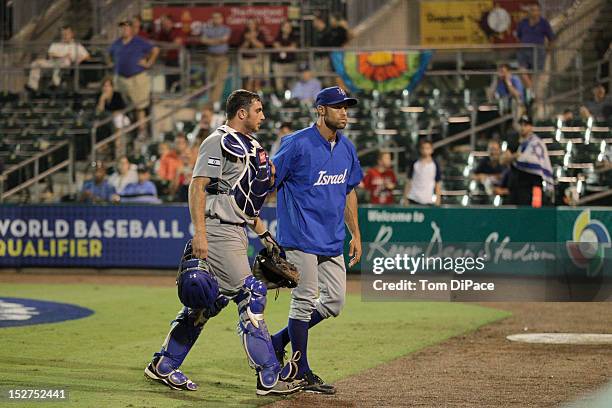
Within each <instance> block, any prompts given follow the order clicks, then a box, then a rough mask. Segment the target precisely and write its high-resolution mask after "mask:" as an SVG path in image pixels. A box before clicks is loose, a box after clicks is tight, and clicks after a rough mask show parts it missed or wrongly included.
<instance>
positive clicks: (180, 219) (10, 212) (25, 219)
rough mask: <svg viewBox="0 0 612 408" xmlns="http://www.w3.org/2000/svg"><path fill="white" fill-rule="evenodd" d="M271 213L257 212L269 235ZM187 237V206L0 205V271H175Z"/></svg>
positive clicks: (254, 246)
mask: <svg viewBox="0 0 612 408" xmlns="http://www.w3.org/2000/svg"><path fill="white" fill-rule="evenodd" d="M274 214H275V212H274V210H273V209H269V208H266V209H264V210H263V211H262V214H261V218H262V219H263V220H264V223H266V224H272V225H269V228H270V229H271V230H272V231H274V228H275V225H276V221H275V220H274V218H275V217H274ZM192 237H193V225H192V224H191V219H190V217H189V210H188V208H187V206H186V205H163V206H161V205H160V206H157V205H151V206H146V205H144V206H143V205H137V206H127V205H126V206H112V205H109V206H95V205H92V206H81V205H75V206H63V205H58V206H22V207H16V206H2V207H0V267H26V266H27V267H33V266H46V267H62V266H74V267H77V266H81V267H94V268H96V267H97V268H176V267H177V265H178V261H179V259H180V256H181V254H182V253H183V248H184V246H185V242H186V241H187V240H189V239H191V238H192ZM249 238H250V244H249V256H252V254H254V253H256V251H259V249H260V247H261V244H260V243H259V240H258V239H257V236H256V235H255V234H253V233H251V232H250V231H249Z"/></svg>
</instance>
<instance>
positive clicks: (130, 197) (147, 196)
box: [113, 164, 161, 204]
mask: <svg viewBox="0 0 612 408" xmlns="http://www.w3.org/2000/svg"><path fill="white" fill-rule="evenodd" d="M150 178H151V173H149V168H148V167H147V166H146V165H144V164H141V165H140V166H138V180H137V181H136V182H135V183H130V184H128V185H127V186H126V187H125V190H123V192H122V193H121V194H119V195H115V196H114V197H113V201H120V202H122V203H150V204H159V203H160V202H161V201H160V199H159V197H157V188H156V187H155V184H153V182H152V181H151V180H150Z"/></svg>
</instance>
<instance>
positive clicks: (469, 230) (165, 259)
mask: <svg viewBox="0 0 612 408" xmlns="http://www.w3.org/2000/svg"><path fill="white" fill-rule="evenodd" d="M275 213H276V211H275V208H274V207H264V209H263V211H262V213H261V216H262V219H263V220H264V223H265V224H266V225H267V226H268V228H269V229H270V231H271V232H272V233H275V232H276V231H275V230H276V219H275ZM359 218H360V227H361V231H362V242H363V243H364V247H365V245H366V244H368V245H370V244H371V243H376V244H377V245H378V247H381V246H385V245H392V244H394V243H408V242H410V243H433V244H437V245H441V244H444V245H446V244H450V243H472V244H474V243H477V244H478V243H481V244H483V245H484V244H488V245H495V246H496V247H499V246H500V245H508V243H513V244H518V243H529V244H530V245H532V247H533V248H532V249H536V246H537V245H541V246H546V245H550V244H556V246H557V247H561V248H565V247H566V245H568V244H567V243H568V242H569V243H571V242H580V241H588V240H593V239H597V240H599V242H601V243H603V244H604V245H608V247H607V248H608V249H607V250H608V251H609V241H610V240H609V237H610V233H609V231H610V230H612V210H610V209H609V208H541V209H532V208H477V209H476V208H474V209H470V208H430V207H413V208H405V207H394V206H386V207H381V206H367V205H366V206H362V207H361V208H360V209H359ZM192 233H193V227H192V225H191V220H190V218H189V212H188V210H187V207H186V205H161V206H143V205H134V206H128V205H125V206H111V205H109V206H101V205H98V206H81V205H74V206H73V205H53V206H50V205H46V206H45V205H33V206H3V207H0V268H20V267H75V268H76V267H88V268H117V267H120V268H149V269H167V268H170V269H174V268H175V267H176V265H177V262H178V258H179V256H180V254H181V253H182V249H183V246H184V245H185V241H186V240H187V239H189V238H190V237H191V236H192ZM606 237H607V238H606ZM249 239H250V244H249V249H248V254H249V256H250V257H253V255H254V254H256V253H257V251H259V250H260V248H261V245H260V243H259V240H258V239H257V237H256V235H255V234H253V233H252V232H251V231H249ZM606 239H607V242H605V241H606ZM347 240H348V238H347ZM570 250H571V248H569V246H568V250H567V251H568V252H569V251H570ZM515 251H516V250H515ZM366 252H367V251H366ZM568 255H569V256H570V257H571V256H573V255H575V254H571V253H570V254H564V256H563V258H565V259H567V256H568ZM367 256H368V254H367V253H364V259H365V258H366V257H367ZM354 271H358V269H357V268H355V270H354Z"/></svg>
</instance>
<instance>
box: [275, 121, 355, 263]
mask: <svg viewBox="0 0 612 408" xmlns="http://www.w3.org/2000/svg"><path fill="white" fill-rule="evenodd" d="M272 162H273V163H274V165H275V166H276V181H275V183H276V187H277V188H278V196H277V203H276V212H277V218H278V225H277V229H276V238H277V240H278V242H279V243H280V244H281V245H282V246H284V247H287V248H295V249H299V250H300V251H303V252H307V253H310V254H316V255H326V256H337V255H340V254H341V253H342V250H343V246H344V236H345V230H344V207H345V205H346V196H347V194H348V193H350V192H351V190H353V188H355V187H356V186H357V185H358V184H359V182H360V181H361V179H362V178H363V171H362V170H361V166H360V165H359V160H358V159H357V152H356V151H355V146H353V144H352V143H351V141H350V140H348V139H347V138H346V137H344V136H343V135H341V134H340V133H339V132H338V133H337V139H336V144H335V146H334V148H333V149H332V145H331V143H330V142H328V141H327V140H326V139H325V138H324V137H323V136H322V135H321V133H319V130H318V129H317V127H316V125H313V126H311V127H308V128H305V129H302V130H300V131H298V132H296V133H293V134H291V135H288V136H285V137H283V139H282V142H281V146H280V149H279V151H278V153H276V155H275V156H274V157H273V158H272Z"/></svg>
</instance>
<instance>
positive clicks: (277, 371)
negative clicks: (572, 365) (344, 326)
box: [145, 90, 301, 395]
mask: <svg viewBox="0 0 612 408" xmlns="http://www.w3.org/2000/svg"><path fill="white" fill-rule="evenodd" d="M226 113H227V122H226V124H225V125H223V126H220V127H219V128H218V129H216V130H215V131H214V132H213V133H212V134H211V135H210V136H208V137H207V138H206V139H205V140H204V141H203V142H202V144H201V146H200V150H199V155H198V159H197V161H196V164H195V168H194V170H193V178H192V180H191V184H190V186H189V211H190V213H191V220H192V222H193V226H194V236H193V239H192V240H191V241H190V243H188V244H187V247H186V249H185V253H184V256H183V259H182V261H181V266H180V267H179V275H178V277H177V285H178V292H179V298H180V299H181V301H182V303H183V304H185V305H186V307H185V308H183V309H182V310H181V311H180V312H179V314H178V316H177V317H176V319H175V320H174V321H173V322H172V326H171V329H170V333H169V334H168V336H167V337H166V339H165V341H164V342H163V345H162V348H161V351H160V352H158V353H155V354H154V357H153V361H152V362H151V363H150V364H149V365H148V366H147V367H146V369H145V375H146V376H147V377H149V378H151V379H153V380H156V381H159V382H161V383H163V384H166V385H168V386H169V387H171V388H173V389H178V390H191V391H195V390H197V388H198V386H197V385H196V384H195V383H194V382H192V381H191V380H190V379H189V378H188V377H187V376H186V375H185V374H183V373H182V372H181V371H180V370H179V367H180V366H181V365H182V363H183V360H184V359H185V357H186V356H187V354H188V353H189V351H190V350H191V348H192V347H193V345H194V343H195V342H196V340H197V338H198V336H199V335H200V332H201V331H202V328H203V327H204V324H205V323H206V322H207V320H208V319H209V318H211V317H213V316H214V315H216V314H217V313H219V312H220V310H221V309H222V308H223V307H224V306H225V305H226V304H227V303H228V301H229V300H230V299H231V300H233V301H234V302H235V303H236V305H237V306H238V315H239V329H240V333H241V337H242V343H243V346H244V348H245V351H246V354H247V359H248V361H249V363H250V365H251V366H252V367H253V368H255V369H256V371H257V373H258V376H257V394H258V395H268V394H289V393H292V392H295V391H298V390H300V383H301V382H298V381H292V376H293V374H295V369H294V367H295V362H294V361H290V362H289V364H288V365H286V366H285V367H281V364H280V363H279V362H278V360H277V357H276V355H275V352H274V349H273V347H272V343H271V339H270V334H269V333H268V329H267V327H266V324H265V321H264V319H263V312H264V308H265V305H266V286H265V285H264V284H263V283H262V282H261V281H259V280H257V279H256V278H255V277H253V275H251V268H250V265H249V260H248V258H247V247H248V240H247V234H246V230H245V226H247V225H248V226H249V227H250V228H251V229H253V230H254V231H255V232H256V233H257V234H259V236H260V238H261V240H262V243H263V244H264V246H265V247H266V249H267V250H268V252H269V253H279V252H280V248H279V246H278V244H277V243H276V241H275V240H274V239H273V238H272V236H271V235H270V233H269V232H268V231H267V230H266V229H265V227H264V226H263V223H262V222H261V220H260V219H259V218H258V214H259V210H260V208H261V206H262V205H263V202H264V200H265V198H266V194H267V193H268V191H269V190H270V189H271V187H272V186H273V177H274V168H273V166H272V164H271V163H270V161H269V158H268V155H267V153H266V152H265V151H264V150H263V149H262V148H261V146H260V145H259V143H258V142H257V140H256V139H254V137H253V133H255V132H256V131H257V130H258V129H259V126H260V124H261V122H262V121H263V120H264V119H265V116H264V112H263V107H262V104H261V99H260V98H259V96H258V95H257V94H255V93H252V92H249V91H246V90H237V91H234V92H232V94H231V95H230V96H229V98H228V99H227V106H226Z"/></svg>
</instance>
